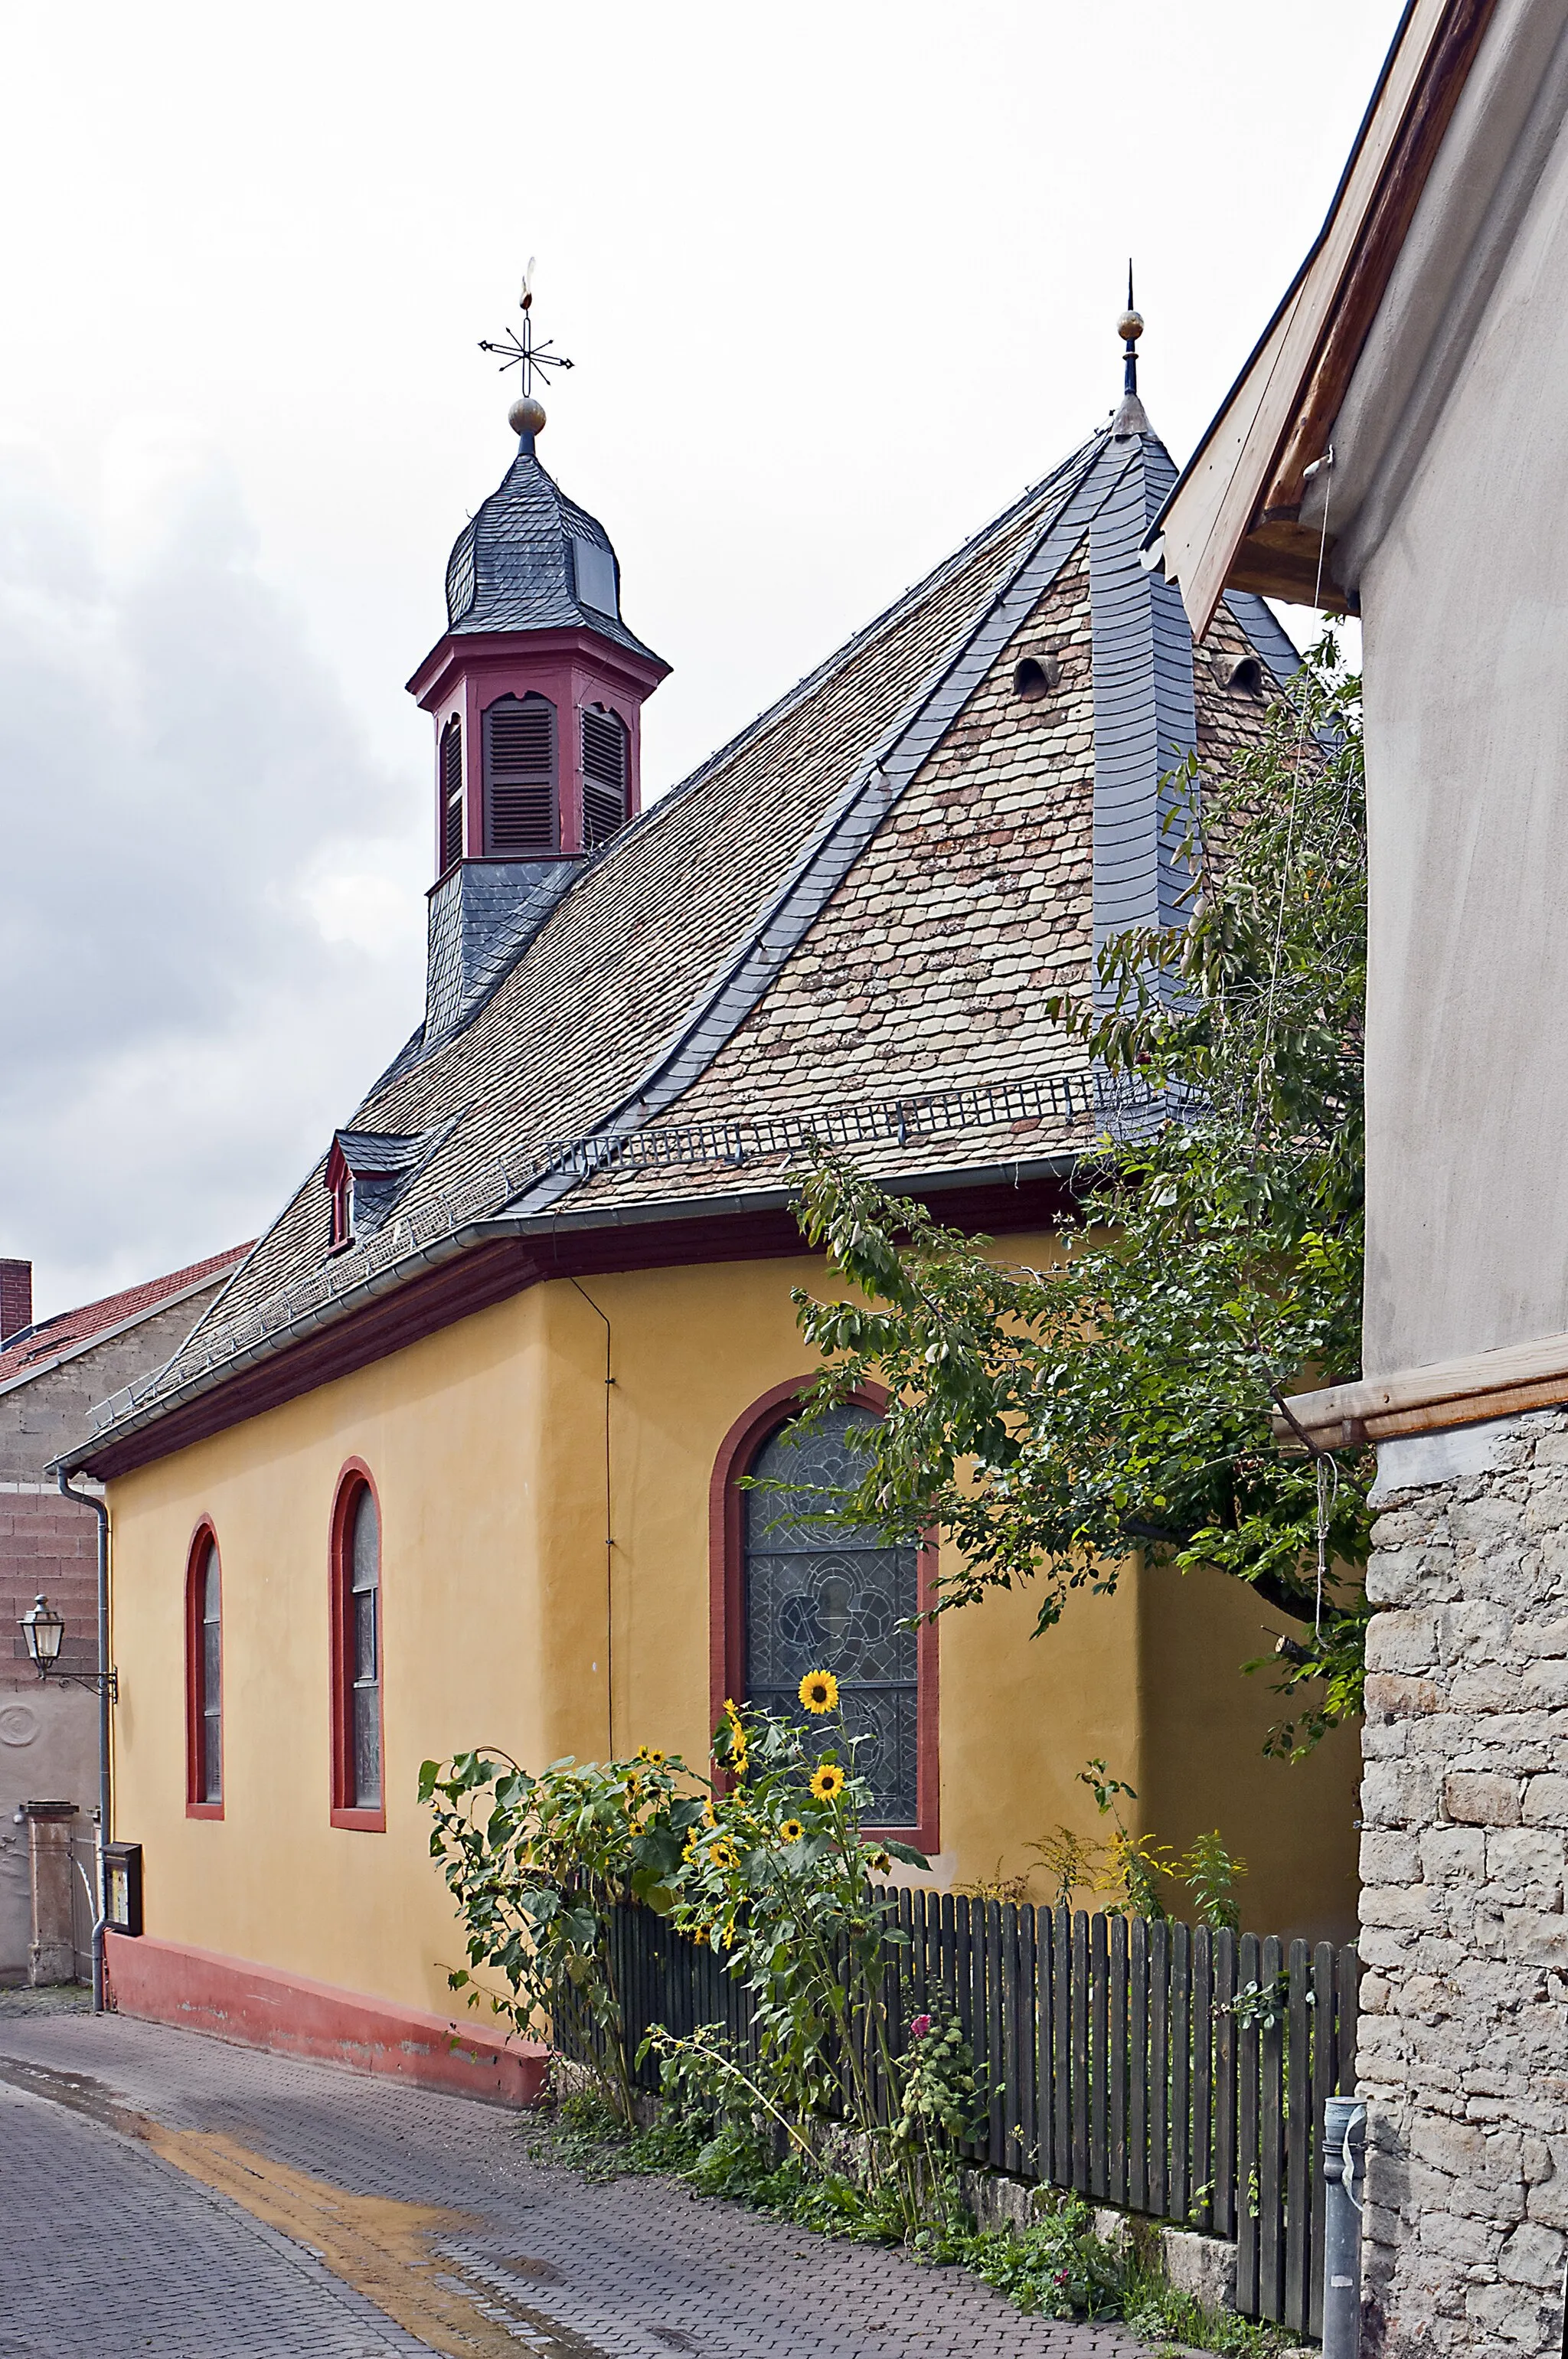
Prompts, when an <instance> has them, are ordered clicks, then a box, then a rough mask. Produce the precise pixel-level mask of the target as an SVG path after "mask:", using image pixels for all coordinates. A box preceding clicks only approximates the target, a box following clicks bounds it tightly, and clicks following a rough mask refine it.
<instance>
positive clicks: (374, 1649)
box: [347, 1488, 381, 1810]
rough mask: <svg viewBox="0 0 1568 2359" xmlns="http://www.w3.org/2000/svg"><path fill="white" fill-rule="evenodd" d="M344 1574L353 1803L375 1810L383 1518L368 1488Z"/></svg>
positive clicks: (363, 1494)
mask: <svg viewBox="0 0 1568 2359" xmlns="http://www.w3.org/2000/svg"><path fill="white" fill-rule="evenodd" d="M348 1571H349V1593H348V1600H347V1603H348V1632H347V1636H348V1642H349V1662H348V1675H349V1683H350V1689H349V1691H350V1702H351V1709H352V1718H351V1723H350V1736H351V1739H352V1743H353V1747H354V1750H353V1755H352V1758H351V1764H350V1767H351V1775H352V1784H353V1803H354V1809H355V1810H376V1809H378V1808H379V1807H380V1802H381V1653H380V1637H381V1634H380V1631H379V1629H378V1627H377V1619H378V1617H377V1613H376V1608H377V1605H378V1603H379V1601H380V1594H381V1519H380V1517H378V1516H377V1514H376V1501H375V1499H374V1497H373V1496H372V1495H371V1493H370V1491H369V1489H368V1488H366V1489H365V1490H363V1491H361V1493H360V1495H359V1497H358V1498H357V1499H356V1500H355V1502H354V1528H353V1534H352V1538H351V1540H350V1552H349V1567H348Z"/></svg>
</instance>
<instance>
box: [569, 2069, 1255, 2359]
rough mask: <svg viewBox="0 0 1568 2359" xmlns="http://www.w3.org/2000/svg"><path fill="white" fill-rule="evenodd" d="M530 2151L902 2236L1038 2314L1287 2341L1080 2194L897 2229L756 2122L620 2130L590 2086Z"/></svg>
mask: <svg viewBox="0 0 1568 2359" xmlns="http://www.w3.org/2000/svg"><path fill="white" fill-rule="evenodd" d="M529 2151H530V2153H531V2154H533V2155H534V2156H535V2157H536V2158H539V2159H541V2160H550V2161H554V2162H561V2163H565V2164H566V2165H568V2167H569V2168H571V2169H573V2170H578V2171H581V2172H582V2174H583V2177H584V2178H585V2179H587V2180H591V2181H593V2182H594V2183H602V2182H604V2181H605V2180H613V2179H619V2178H622V2177H647V2176H652V2175H654V2174H663V2175H667V2176H670V2177H673V2178H677V2179H680V2180H683V2181H684V2183H685V2184H686V2185H687V2186H688V2187H690V2188H691V2190H692V2192H693V2193H694V2194H697V2195H706V2196H713V2197H717V2198H720V2199H722V2200H724V2201H730V2202H735V2203H745V2204H747V2205H749V2206H750V2207H752V2208H753V2209H754V2210H757V2211H762V2212H773V2213H774V2214H775V2215H776V2216H778V2217H779V2218H781V2219H786V2220H789V2222H791V2223H793V2224H794V2225H795V2226H797V2227H800V2228H805V2229H808V2230H811V2231H813V2232H814V2233H815V2234H818V2235H824V2236H845V2237H848V2238H851V2239H852V2240H853V2241H855V2243H858V2244H873V2245H897V2244H899V2243H903V2245H904V2246H905V2249H906V2250H907V2251H908V2252H909V2254H910V2256H911V2257H913V2258H914V2259H916V2260H919V2261H923V2262H926V2263H928V2264H930V2265H931V2266H935V2267H952V2266H954V2265H956V2266H958V2267H963V2268H966V2269H969V2270H971V2271H973V2273H974V2274H975V2276H976V2277H981V2278H983V2279H984V2280H985V2283H986V2284H987V2285H991V2286H995V2287H996V2288H997V2290H998V2291H999V2292H1002V2293H1005V2294H1006V2295H1007V2298H1008V2299H1009V2300H1011V2301H1013V2302H1015V2303H1016V2304H1017V2305H1018V2309H1019V2310H1026V2311H1029V2312H1030V2313H1031V2314H1033V2315H1034V2316H1036V2317H1041V2318H1056V2319H1074V2318H1091V2319H1112V2318H1119V2319H1121V2320H1122V2321H1124V2323H1125V2324H1126V2325H1127V2327H1128V2329H1129V2330H1130V2331H1131V2332H1133V2333H1135V2334H1138V2335H1139V2336H1141V2337H1142V2338H1143V2339H1144V2340H1145V2341H1146V2342H1149V2343H1152V2344H1154V2345H1155V2346H1156V2347H1157V2348H1158V2347H1159V2346H1160V2344H1161V2343H1167V2344H1169V2343H1181V2344H1183V2345H1185V2346H1186V2347H1187V2348H1189V2349H1196V2350H1200V2351H1212V2352H1215V2353H1217V2354H1223V2359H1277V2354H1281V2353H1283V2352H1284V2351H1285V2350H1286V2349H1287V2348H1288V2347H1290V2338H1289V2337H1287V2336H1285V2335H1283V2334H1282V2333H1281V2332H1280V2331H1279V2329H1277V2328H1274V2327H1270V2326H1264V2325H1259V2324H1257V2323H1255V2322H1254V2321H1252V2320H1250V2319H1245V2318H1238V2317H1236V2315H1235V2314H1234V2313H1232V2312H1215V2311H1213V2310H1203V2308H1201V2307H1200V2305H1199V2304H1198V2303H1197V2302H1196V2301H1194V2300H1193V2299H1192V2296H1191V2295H1190V2294H1181V2293H1176V2292H1174V2291H1173V2290H1172V2288H1171V2287H1170V2286H1168V2285H1166V2284H1164V2283H1163V2281H1162V2280H1161V2279H1160V2277H1159V2276H1158V2275H1157V2274H1156V2273H1155V2271H1154V2270H1153V2268H1152V2267H1150V2265H1149V2261H1148V2259H1147V2258H1146V2257H1145V2256H1144V2255H1143V2254H1141V2253H1140V2252H1139V2250H1138V2244H1137V2241H1136V2240H1135V2241H1134V2242H1133V2243H1132V2244H1131V2245H1129V2246H1128V2247H1127V2249H1125V2250H1118V2249H1117V2248H1116V2246H1114V2245H1107V2244H1105V2243H1103V2242H1102V2241H1101V2239H1100V2238H1099V2237H1097V2236H1096V2235H1095V2234H1094V2217H1093V2213H1092V2212H1091V2211H1090V2208H1089V2206H1088V2205H1087V2204H1086V2203H1083V2202H1082V2201H1080V2200H1079V2199H1078V2198H1077V2197H1076V2196H1073V2195H1063V2196H1062V2197H1060V2198H1059V2199H1058V2200H1057V2201H1056V2203H1055V2205H1054V2207H1053V2208H1052V2209H1051V2211H1050V2212H1047V2213H1046V2215H1045V2216H1044V2217H1043V2218H1042V2219H1040V2220H1038V2221H1036V2222H1035V2223H1033V2224H1032V2225H1031V2226H1029V2227H1028V2228H999V2229H986V2230H985V2231H983V2232H980V2233H978V2234H976V2233H974V2232H973V2231H964V2230H960V2231H956V2232H954V2231H951V2230H948V2229H943V2228H939V2227H928V2228H924V2229H921V2230H920V2231H919V2232H918V2233H917V2234H915V2235H914V2236H913V2237H910V2238H904V2237H903V2235H902V2233H901V2225H900V2223H901V2218H902V2214H901V2212H899V2210H898V2205H897V2203H896V2201H894V2200H892V2198H891V2196H890V2195H889V2194H884V2196H883V2198H882V2200H880V2201H879V2200H878V2198H877V2194H876V2193H875V2192H873V2193H869V2194H868V2193H867V2192H866V2190H863V2189H861V2188H860V2187H858V2186H856V2185H855V2181H854V2180H851V2179H849V2178H847V2177H846V2176H845V2175H844V2172H842V2171H840V2170H836V2169H833V2168H831V2167H829V2166H826V2165H824V2166H822V2167H821V2168H817V2169H812V2168H810V2167H809V2166H807V2165H806V2164H805V2163H803V2162H802V2161H801V2160H800V2158H798V2157H797V2156H794V2155H790V2156H789V2157H788V2158H786V2159H785V2160H784V2161H782V2162H780V2161H779V2158H778V2156H777V2154H776V2153H775V2151H774V2148H773V2146H772V2143H771V2141H770V2140H769V2139H768V2138H767V2137H766V2136H763V2135H762V2133H761V2132H760V2131H758V2130H752V2129H748V2128H746V2126H745V2125H740V2124H736V2123H734V2122H730V2123H725V2124H724V2125H722V2126H721V2127H720V2128H718V2129H717V2130H716V2131H715V2130H713V2128H712V2127H711V2126H710V2125H707V2124H705V2123H703V2122H702V2121H701V2120H698V2119H687V2118H682V2117H681V2116H680V2115H679V2114H672V2113H670V2111H669V2110H668V2109H665V2110H663V2111H661V2112H660V2114H659V2115H658V2117H657V2118H656V2119H655V2120H654V2121H653V2122H651V2123H650V2124H649V2125H648V2126H646V2127H643V2128H637V2129H627V2127H626V2124H625V2123H624V2122H623V2121H622V2120H621V2119H620V2117H619V2116H618V2115H617V2114H615V2112H614V2111H613V2110H612V2109H611V2107H610V2106H609V2105H607V2104H605V2103H604V2100H603V2099H602V2098H601V2097H600V2096H598V2095H597V2094H596V2093H593V2092H592V2091H587V2090H583V2091H580V2092H578V2093H575V2094H572V2095H571V2096H567V2097H563V2098H561V2100H560V2101H559V2102H558V2103H557V2104H556V2105H555V2107H554V2110H553V2113H552V2114H551V2116H550V2129H549V2131H548V2133H547V2134H546V2135H545V2136H542V2137H536V2138H535V2139H534V2141H533V2143H532V2145H531V2147H530V2149H529Z"/></svg>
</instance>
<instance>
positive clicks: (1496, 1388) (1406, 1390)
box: [1273, 1335, 1568, 1450]
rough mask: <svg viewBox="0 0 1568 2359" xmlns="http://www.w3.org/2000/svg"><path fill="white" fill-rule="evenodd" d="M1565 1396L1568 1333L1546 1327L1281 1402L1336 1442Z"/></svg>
mask: <svg viewBox="0 0 1568 2359" xmlns="http://www.w3.org/2000/svg"><path fill="white" fill-rule="evenodd" d="M1565 1400H1568V1335H1548V1336H1546V1337H1545V1338H1544V1339H1543V1340H1542V1341H1541V1342H1540V1343H1507V1344H1503V1345H1501V1346H1500V1347H1499V1348H1498V1349H1497V1350H1496V1351H1492V1352H1475V1353H1470V1354H1469V1355H1468V1356H1467V1357H1466V1358H1465V1359H1461V1360H1443V1361H1440V1362H1437V1363H1434V1364H1433V1365H1432V1366H1431V1367H1428V1368H1410V1369H1407V1370H1405V1371H1404V1372H1403V1373H1402V1374H1400V1375H1393V1376H1371V1377H1363V1378H1362V1379H1361V1380H1360V1382H1359V1383H1356V1384H1353V1385H1330V1386H1326V1387H1325V1388H1324V1389H1323V1391H1321V1392H1313V1393H1296V1394H1294V1395H1292V1396H1291V1397H1290V1400H1289V1402H1288V1403H1287V1407H1288V1408H1290V1415H1291V1417H1292V1418H1293V1419H1295V1423H1296V1425H1297V1426H1299V1427H1300V1428H1301V1430H1302V1431H1303V1432H1305V1433H1307V1434H1309V1435H1310V1436H1311V1438H1312V1440H1313V1441H1315V1442H1316V1443H1317V1444H1318V1445H1319V1447H1320V1448H1322V1449H1325V1450H1341V1449H1349V1448H1352V1447H1355V1446H1356V1445H1358V1444H1360V1443H1363V1442H1367V1441H1391V1440H1395V1439H1396V1438H1397V1437H1398V1436H1399V1435H1400V1434H1407V1433H1443V1432H1446V1431H1447V1430H1449V1429H1450V1428H1452V1427H1454V1426H1458V1425H1484V1424H1486V1422H1487V1421H1488V1420H1489V1419H1492V1418H1497V1417H1516V1416H1518V1415H1519V1412H1520V1411H1521V1410H1524V1409H1530V1408H1558V1407H1559V1406H1560V1405H1561V1404H1562V1403H1563V1401H1565ZM1273 1423H1274V1431H1275V1434H1276V1436H1277V1438H1278V1439H1279V1440H1280V1441H1282V1442H1284V1443H1286V1445H1287V1446H1290V1444H1291V1443H1296V1444H1297V1446H1299V1437H1298V1435H1297V1434H1296V1432H1295V1430H1294V1429H1293V1428H1292V1426H1291V1424H1290V1422H1289V1420H1288V1419H1285V1418H1284V1417H1282V1416H1276V1417H1275V1419H1274V1420H1273Z"/></svg>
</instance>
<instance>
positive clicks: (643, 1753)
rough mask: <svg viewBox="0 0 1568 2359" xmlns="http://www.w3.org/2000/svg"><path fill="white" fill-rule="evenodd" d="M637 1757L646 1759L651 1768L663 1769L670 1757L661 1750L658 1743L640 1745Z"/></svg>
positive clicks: (641, 1759)
mask: <svg viewBox="0 0 1568 2359" xmlns="http://www.w3.org/2000/svg"><path fill="white" fill-rule="evenodd" d="M667 1758H668V1756H666V1755H665V1754H662V1753H661V1752H660V1751H659V1747H658V1745H638V1746H637V1759H638V1760H639V1761H646V1762H647V1763H648V1767H649V1768H650V1769H662V1768H663V1767H664V1764H665V1761H666V1759H667Z"/></svg>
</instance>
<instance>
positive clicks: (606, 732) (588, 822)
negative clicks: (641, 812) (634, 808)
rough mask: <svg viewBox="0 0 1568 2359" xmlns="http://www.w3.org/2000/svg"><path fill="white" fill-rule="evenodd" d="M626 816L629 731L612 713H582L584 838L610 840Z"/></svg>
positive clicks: (589, 841) (595, 710) (585, 840)
mask: <svg viewBox="0 0 1568 2359" xmlns="http://www.w3.org/2000/svg"><path fill="white" fill-rule="evenodd" d="M625 824H626V730H625V729H624V727H623V726H622V724H621V723H620V721H619V720H618V719H617V718H616V716H615V713H613V712H604V711H603V710H602V709H601V708H600V707H598V706H594V707H593V708H591V709H590V710H589V711H588V712H584V714H583V843H585V844H587V845H590V846H592V845H593V844H596V843H608V841H609V839H610V837H611V836H612V835H614V834H615V830H616V829H617V828H618V827H624V826H625Z"/></svg>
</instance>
